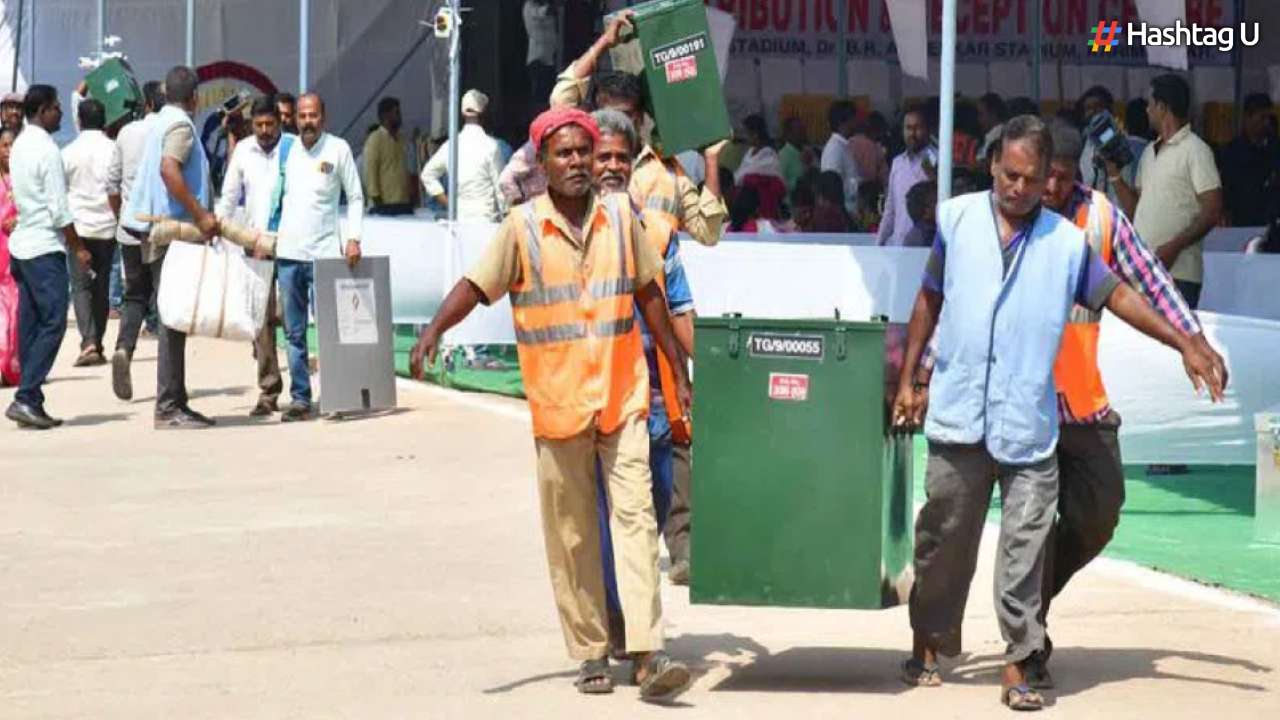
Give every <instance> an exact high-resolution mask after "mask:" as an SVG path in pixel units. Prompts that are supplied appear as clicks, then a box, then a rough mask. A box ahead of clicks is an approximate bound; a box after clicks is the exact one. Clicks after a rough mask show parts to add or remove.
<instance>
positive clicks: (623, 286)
mask: <svg viewBox="0 0 1280 720" xmlns="http://www.w3.org/2000/svg"><path fill="white" fill-rule="evenodd" d="M635 291H636V284H635V283H634V282H632V280H631V278H618V279H617V280H601V281H600V282H594V283H591V297H593V298H595V299H597V300H604V299H605V298H611V297H617V296H618V295H632V294H634V293H635Z"/></svg>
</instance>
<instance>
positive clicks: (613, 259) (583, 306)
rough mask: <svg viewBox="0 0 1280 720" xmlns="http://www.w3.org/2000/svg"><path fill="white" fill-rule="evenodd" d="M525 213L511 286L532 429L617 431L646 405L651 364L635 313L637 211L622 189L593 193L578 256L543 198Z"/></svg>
mask: <svg viewBox="0 0 1280 720" xmlns="http://www.w3.org/2000/svg"><path fill="white" fill-rule="evenodd" d="M515 212H519V213H521V214H522V215H523V220H524V222H523V223H521V224H520V228H521V229H520V231H519V233H518V235H517V238H518V240H517V244H518V250H519V258H520V270H521V272H520V281H519V284H518V285H517V286H516V287H514V288H513V289H512V291H511V311H512V316H513V318H514V321H515V331H516V346H517V350H518V352H519V356H520V374H521V377H522V378H523V380H524V392H525V395H526V396H527V397H528V399H529V410H530V412H531V414H532V415H533V434H534V436H535V437H539V438H543V439H548V440H563V439H567V438H571V437H574V436H575V435H578V434H580V433H582V432H585V431H586V430H588V429H590V428H591V427H592V426H593V424H594V426H595V427H597V428H598V429H599V430H600V432H602V433H606V434H607V433H612V432H614V431H616V430H617V429H618V428H619V427H620V426H621V425H622V423H623V421H624V420H626V419H628V418H630V417H632V416H633V415H636V414H641V415H644V414H647V413H648V411H649V368H648V364H647V363H646V362H645V359H644V347H643V343H642V341H641V338H640V328H639V327H637V325H636V318H635V290H636V256H635V244H634V243H635V241H636V238H633V237H632V233H631V227H632V220H633V217H634V216H633V214H632V211H631V206H630V204H629V203H628V202H627V201H626V198H625V196H623V195H620V194H619V195H614V196H606V195H600V196H597V198H596V202H595V204H594V205H593V208H592V211H591V213H590V215H589V216H588V219H587V225H586V227H584V228H583V235H584V238H583V242H584V244H585V249H584V250H583V251H582V253H579V251H578V250H577V249H576V248H575V247H574V245H573V241H572V240H571V239H569V238H567V237H565V236H564V233H563V232H562V231H561V230H559V229H558V228H557V227H556V224H555V223H554V222H552V221H551V220H550V219H549V216H552V215H554V213H555V212H556V210H555V206H554V205H552V203H551V199H550V198H549V197H548V196H546V195H542V196H539V197H538V198H536V199H534V200H532V201H530V202H528V203H526V204H525V205H523V206H522V207H520V208H518V209H516V210H515Z"/></svg>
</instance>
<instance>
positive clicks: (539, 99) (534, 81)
mask: <svg viewBox="0 0 1280 720" xmlns="http://www.w3.org/2000/svg"><path fill="white" fill-rule="evenodd" d="M525 67H527V68H528V70H529V99H530V100H532V101H533V106H534V107H535V108H545V107H546V106H547V104H548V103H550V102H551V91H552V90H554V89H555V86H556V69H555V68H553V67H551V66H550V65H544V64H542V63H537V62H535V63H529V64H528V65H526V66H525Z"/></svg>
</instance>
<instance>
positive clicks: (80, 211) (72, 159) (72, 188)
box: [62, 130, 121, 240]
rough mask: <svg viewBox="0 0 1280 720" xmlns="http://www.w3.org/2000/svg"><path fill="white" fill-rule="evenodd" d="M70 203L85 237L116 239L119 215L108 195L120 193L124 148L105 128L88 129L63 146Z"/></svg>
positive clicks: (79, 231) (77, 225)
mask: <svg viewBox="0 0 1280 720" xmlns="http://www.w3.org/2000/svg"><path fill="white" fill-rule="evenodd" d="M62 169H63V171H64V172H65V173H66V176H67V203H68V205H70V206H71V216H72V217H73V218H75V224H76V234H77V235H79V236H80V237H81V238H93V239H97V240H114V239H115V236H116V224H117V219H116V214H115V212H114V211H113V210H112V209H111V204H110V203H109V202H107V196H108V195H119V194H120V175H121V167H120V149H119V148H118V147H116V144H115V142H114V141H113V140H112V139H111V138H109V137H107V135H106V133H104V132H102V131H101V130H84V131H82V132H81V133H80V134H79V135H78V136H76V139H75V140H72V141H71V142H70V143H68V144H67V146H66V147H64V148H62Z"/></svg>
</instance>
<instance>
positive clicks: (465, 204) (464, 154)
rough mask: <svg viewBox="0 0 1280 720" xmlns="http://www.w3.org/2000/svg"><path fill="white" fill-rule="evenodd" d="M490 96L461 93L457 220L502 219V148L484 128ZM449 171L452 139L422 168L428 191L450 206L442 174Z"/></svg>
mask: <svg viewBox="0 0 1280 720" xmlns="http://www.w3.org/2000/svg"><path fill="white" fill-rule="evenodd" d="M488 107H489V96H488V95H485V94H484V93H482V92H480V91H479V90H468V91H467V92H466V94H465V95H463V96H462V119H463V121H464V122H465V123H466V124H464V125H463V126H462V129H461V130H459V131H458V197H457V201H458V220H460V221H462V222H501V221H502V216H503V214H504V213H505V211H506V201H505V199H504V198H503V196H502V191H501V190H500V189H499V187H498V176H499V174H501V172H502V150H501V149H500V148H499V147H498V141H497V140H494V139H493V138H492V137H490V135H489V134H488V133H486V132H485V131H484V113H485V110H486V109H487V108H488ZM448 172H449V143H448V142H446V143H444V144H443V145H441V146H440V149H439V150H437V151H436V154H435V155H432V156H431V159H430V160H428V161H427V166H426V167H424V168H422V185H423V187H424V188H426V191H427V195H429V196H430V197H432V198H434V199H435V201H436V202H438V203H440V205H441V207H448V206H449V201H450V200H451V199H452V198H450V197H449V196H448V195H447V194H446V193H445V189H444V183H443V178H444V176H445V175H446V174H447V173H448Z"/></svg>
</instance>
